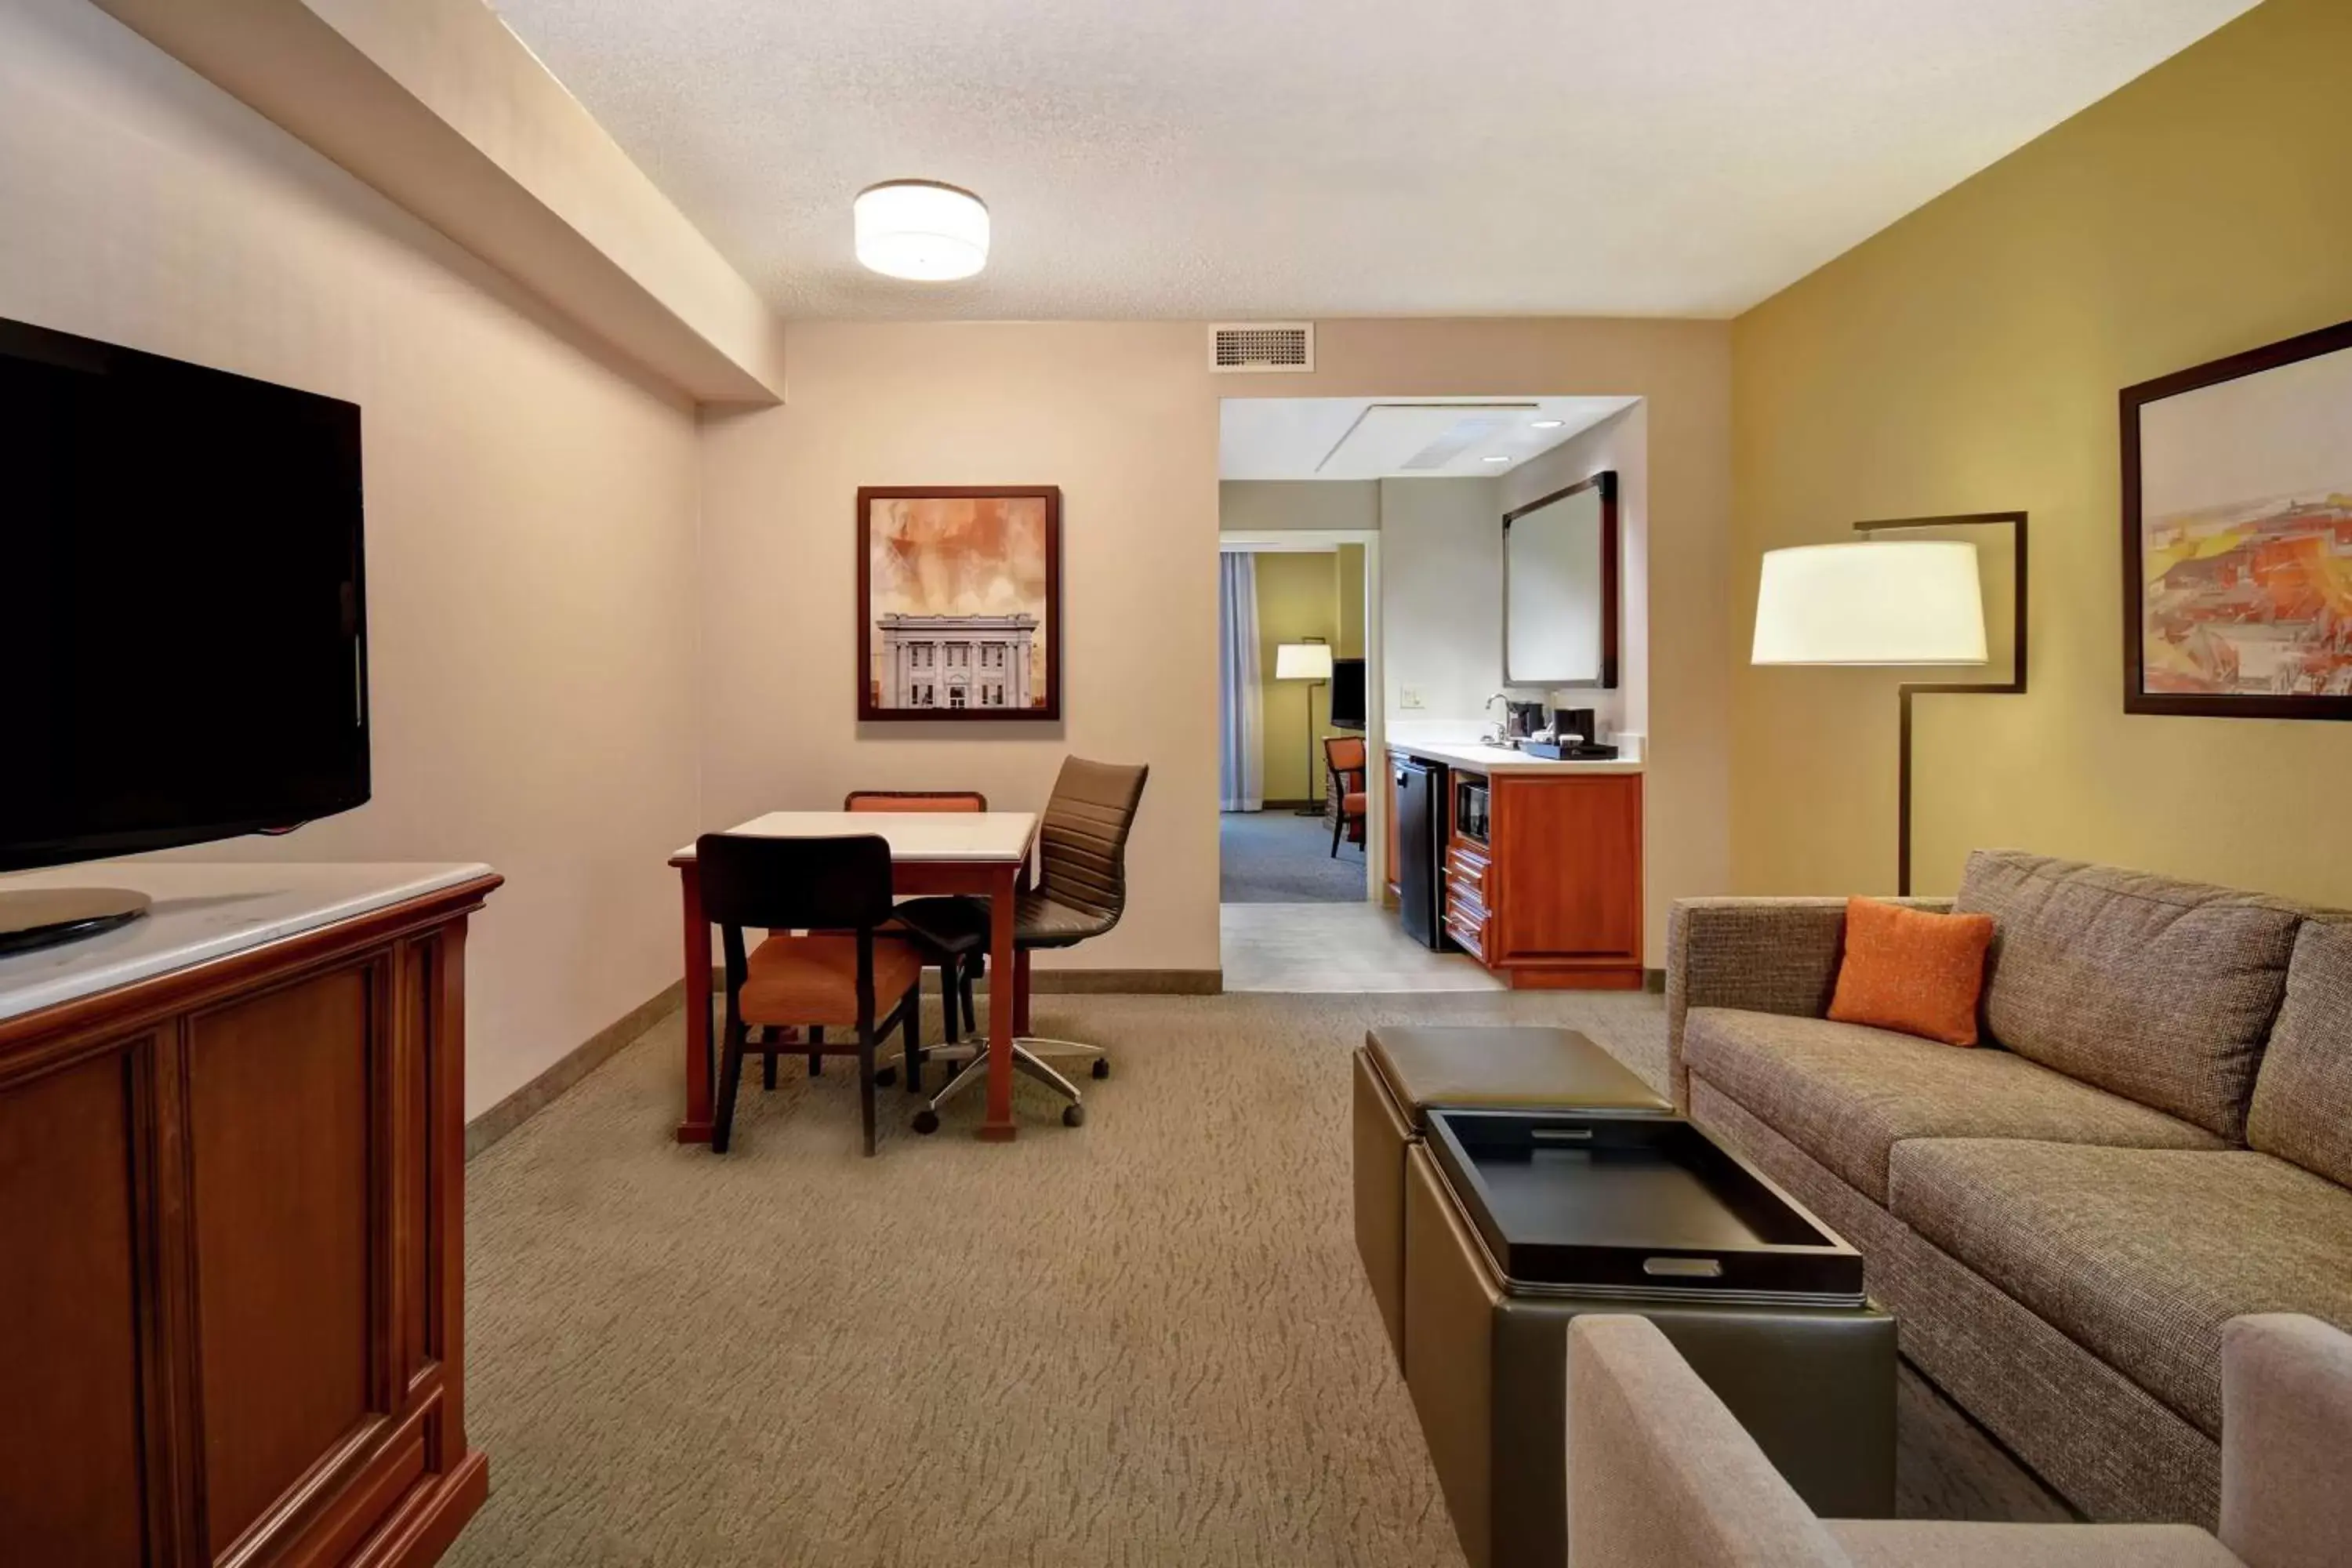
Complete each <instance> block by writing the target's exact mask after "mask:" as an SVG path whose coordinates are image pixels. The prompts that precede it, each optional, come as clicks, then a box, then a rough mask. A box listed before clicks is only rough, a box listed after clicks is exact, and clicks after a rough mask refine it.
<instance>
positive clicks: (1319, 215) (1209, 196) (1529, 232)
mask: <svg viewBox="0 0 2352 1568" xmlns="http://www.w3.org/2000/svg"><path fill="white" fill-rule="evenodd" d="M495 3H496V4H497V5H498V8H499V11H500V13H501V14H502V15H503V16H505V17H506V18H507V20H508V22H509V25H510V26H512V27H513V28H514V30H515V31H516V33H518V34H519V35H520V37H522V39H523V41H524V42H525V43H527V44H529V45H530V47H532V48H533V49H534V50H536V51H537V52H538V54H539V56H540V58H541V59H543V60H545V61H546V62H547V64H548V66H549V68H551V69H552V70H553V71H554V72H555V74H556V75H557V76H558V77H560V78H561V79H562V80H563V81H564V82H565V83H566V84H567V85H569V86H570V87H571V88H572V90H573V91H574V92H575V93H577V94H578V95H579V97H580V98H581V100H582V101H583V102H584V103H585V104H586V105H587V107H588V109H589V110H590V111H591V112H593V114H594V115H595V116H596V117H597V119H598V120H600V121H602V122H603V123H604V126H605V127H606V128H607V129H608V130H610V131H611V132H612V133H613V135H614V137H615V138H616V139H617V140H618V141H619V142H620V143H621V145H622V147H623V148H625V150H626V151H627V152H628V153H630V154H631V155H632V156H634V157H635V159H636V160H637V162H638V163H640V164H641V165H643V167H644V168H645V169H646V172H647V173H648V174H651V175H652V176H653V178H654V180H655V181H656V183H657V184H660V185H661V186H662V187H663V189H665V190H666V191H667V192H668V194H669V195H670V196H671V197H672V199H674V200H675V201H677V204H678V205H679V206H680V207H681V208H683V209H684V210H685V212H686V214H687V216H688V217H690V218H692V219H693V220H694V221H695V222H696V223H697V224H698V225H699V226H701V227H702V228H703V230H704V231H705V232H706V233H708V234H709V236H710V237H711V238H712V240H713V241H714V242H716V243H717V244H718V246H719V248H720V249H721V250H723V251H724V252H725V253H726V254H727V255H728V256H729V257H730V258H731V259H732V260H733V261H734V262H735V264H736V265H737V266H738V267H739V268H741V270H742V271H743V273H744V274H745V276H747V277H748V278H750V279H751V281H752V282H753V283H754V284H756V285H757V286H758V287H759V288H761V289H762V290H764V291H765V292H766V294H767V295H768V297H769V298H770V299H771V300H772V301H773V302H774V303H775V305H776V307H777V308H778V309H779V310H782V312H783V313H784V314H786V315H787V316H792V317H845V318H881V317H901V316H903V317H961V318H968V319H1008V318H1083V317H1101V318H1131V317H1159V318H1174V319H1193V320H1199V319H1226V318H1253V317H1255V318H1270V317H1281V316H1303V317H1317V316H1337V315H1517V314H1580V315H1581V314H1592V315H1659V314H1663V315H1727V314H1731V313H1733V312H1736V311H1738V310H1743V309H1745V308H1746V307H1747V306H1748V305H1750V304H1753V303H1755V302H1756V301H1757V300H1760V299H1763V298H1764V297H1766V296H1767V295H1769V294H1770V293H1772V292H1774V291H1775V290H1777V289H1780V288H1781V287H1782V286H1784V285H1786V284H1788V283H1790V282H1791V281H1793V280H1794V279H1798V278H1800V277H1802V276H1803V275H1804V274H1805V273H1806V272H1808V271H1810V270H1811V269H1812V268H1815V267H1817V266H1819V265H1821V264H1822V262H1824V261H1827V260H1828V259H1830V258H1832V257H1833V256H1835V255H1837V254H1838V253H1839V252H1840V251H1842V250H1844V249H1845V248H1847V247H1850V246H1852V245H1853V244H1854V243H1856V242H1857V241H1859V240H1861V239H1863V238H1864V237H1867V236H1869V235H1870V234H1872V233H1874V232H1875V231H1876V230H1878V229H1880V228H1882V227H1884V226H1885V225H1887V224H1888V223H1890V222H1892V221H1894V220H1895V218H1897V217H1899V216H1902V215H1903V214H1904V213H1906V212H1908V211H1910V210H1911V209H1912V208H1914V207H1916V206H1917V205H1920V204H1921V203H1923V202H1925V201H1927V199H1928V198H1929V197H1931V196H1933V195H1936V194H1937V192H1939V191H1942V190H1945V189H1947V188H1948V187H1949V186H1951V185H1953V184H1957V183H1958V182H1959V181H1960V180H1961V179H1963V178H1965V177H1966V176H1967V175H1969V174H1971V173H1973V172H1974V171H1976V170H1977V169H1979V168H1981V167H1983V166H1984V165H1985V164H1987V163H1991V162H1992V161H1994V160H1995V159H1997V158H1999V157H2000V156H2001V155H2002V154H2003V153H2008V152H2010V151H2011V149H2013V148H2015V147H2017V146H2019V145H2021V144H2022V143H2023V142H2027V141H2030V140H2031V139H2032V137H2034V136H2035V135H2037V134H2039V133H2040V132H2042V131H2044V130H2046V129H2048V128H2049V127H2050V126H2052V125H2054V124H2056V123H2057V122H2058V121H2061V120H2063V119H2065V118H2066V117H2067V116H2068V115H2070V114H2072V113H2074V111H2075V110H2079V109H2082V108H2083V107H2084V106H2085V105H2087V104H2089V103H2091V102H2093V101H2094V100H2097V99H2099V98H2101V97H2103V96H2105V94H2107V93H2108V92H2111V91H2113V90H2114V89H2116V88H2117V87H2120V86H2121V85H2123V84H2124V83H2125V82H2126V81H2128V80H2129V79H2132V78H2133V77H2135V76H2137V75H2138V74H2140V73H2141V72H2142V71H2145V70H2147V68H2149V67H2151V66H2153V65H2155V64H2156V63H2157V62H2158V61H2159V60H2161V59H2163V58H2166V57H2167V56H2168V55H2171V54H2174V53H2176V52H2178V51H2179V50H2180V49H2181V48H2183V47H2187V46H2188V45H2189V43H2191V42H2193V41H2194V40H2196V39H2197V38H2199V37H2202V36H2203V35H2204V34H2206V33H2207V32H2209V31H2210V30H2211V29H2212V28H2214V27H2216V26H2220V25H2221V23H2222V22H2224V21H2227V20H2228V19H2229V18H2231V16H2236V15H2238V14H2239V13H2240V12H2242V11H2245V10H2248V9H2250V8H2251V4H2252V0H1480V3H1479V4H1476V5H1472V4H1469V3H1468V0H1440V3H1435V4H1433V3H1430V0H1421V3H1419V4H1404V3H1402V0H824V3H821V4H820V3H816V0H495ZM910 176H911V177H918V178H924V179H936V180H945V181H948V182H950V183H951V184H959V185H964V186H968V187H970V188H971V189H972V190H975V191H977V192H979V193H980V195H982V197H984V198H985V199H986V200H987V202H988V204H989V206H990V209H991V213H992V218H993V221H994V228H995V239H994V250H993V254H992V259H991V262H990V265H989V268H988V270H987V271H986V272H984V273H983V274H982V275H981V276H980V277H979V278H977V279H971V281H968V282H964V283H955V284H944V285H937V284H935V285H920V284H908V283H898V282H893V281H890V280H888V279H881V278H877V277H875V276H873V275H871V274H868V273H866V272H864V271H862V270H861V269H860V268H858V267H857V265H856V261H855V260H854V259H853V258H852V257H851V254H850V233H849V203H850V198H851V197H852V196H853V195H855V194H856V192H857V191H858V190H859V189H860V188H861V187H863V186H865V185H867V184H873V183H874V182H876V181H877V180H884V179H892V178H902V177H910Z"/></svg>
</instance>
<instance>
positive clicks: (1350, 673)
mask: <svg viewBox="0 0 2352 1568" xmlns="http://www.w3.org/2000/svg"><path fill="white" fill-rule="evenodd" d="M1331 727H1332V728H1333V729H1335V730H1360V729H1362V728H1363V727H1364V661H1363V660H1362V659H1360V658H1335V659H1333V660H1332V661H1331Z"/></svg>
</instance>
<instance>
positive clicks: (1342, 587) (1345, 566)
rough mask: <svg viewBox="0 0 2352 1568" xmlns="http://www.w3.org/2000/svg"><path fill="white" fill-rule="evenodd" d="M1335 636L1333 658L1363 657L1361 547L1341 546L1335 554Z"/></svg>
mask: <svg viewBox="0 0 2352 1568" xmlns="http://www.w3.org/2000/svg"><path fill="white" fill-rule="evenodd" d="M1338 589H1339V636H1337V637H1334V638H1333V639H1332V646H1333V649H1334V651H1333V653H1332V655H1331V657H1332V658H1363V657H1364V547H1363V546H1362V545H1360V544H1342V545H1341V546H1339V584H1338Z"/></svg>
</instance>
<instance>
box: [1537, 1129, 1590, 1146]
mask: <svg viewBox="0 0 2352 1568" xmlns="http://www.w3.org/2000/svg"><path fill="white" fill-rule="evenodd" d="M1528 1136H1530V1137H1532V1138H1533V1139H1534V1140H1535V1141H1536V1142H1538V1143H1590V1142H1592V1129H1591V1128H1590V1127H1538V1128H1537V1129H1536V1130H1535V1131H1533V1132H1531V1133H1530V1134H1528Z"/></svg>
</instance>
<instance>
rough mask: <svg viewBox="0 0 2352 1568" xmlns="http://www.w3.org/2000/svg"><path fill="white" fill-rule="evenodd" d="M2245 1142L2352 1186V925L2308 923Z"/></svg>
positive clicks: (2266, 1056)
mask: <svg viewBox="0 0 2352 1568" xmlns="http://www.w3.org/2000/svg"><path fill="white" fill-rule="evenodd" d="M2246 1142H2249V1143H2251V1144H2252V1145H2253V1146H2254V1147H2255V1148H2257V1149H2260V1150H2262V1151H2263V1152H2264V1153H2266V1154H2276V1155H2277V1156H2278V1157H2279V1158H2280V1159H2282V1160H2292V1161H2294V1163H2296V1164H2298V1165H2301V1166H2302V1167H2303V1168H2304V1169H2305V1170H2306V1171H2314V1172H2316V1173H2319V1174H2320V1175H2323V1176H2326V1178H2327V1179H2328V1180H2330V1181H2332V1182H2340V1183H2342V1184H2344V1185H2346V1186H2352V922H2345V921H2304V923H2303V930H2302V931H2300V932H2298V933H2297V934H2296V936H2295V941H2294V963H2290V964H2289V965H2287V971H2286V1004H2285V1005H2284V1006H2282V1007H2281V1008H2280V1009H2279V1016H2278V1022H2277V1024H2276V1025H2274V1026H2273V1027H2272V1029H2271V1043H2270V1048H2269V1049H2268V1050H2266V1051H2264V1052H2263V1066H2262V1071H2261V1072H2260V1073H2259V1074H2257V1075H2256V1077H2255V1079H2254V1104H2253V1110H2252V1113H2251V1114H2250V1115H2249V1116H2248V1118H2247V1120H2246Z"/></svg>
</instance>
